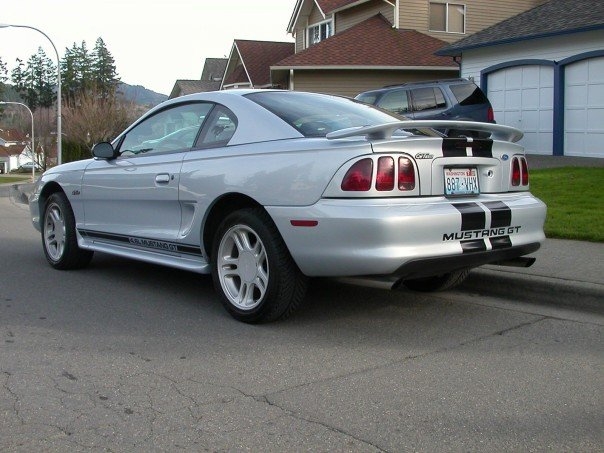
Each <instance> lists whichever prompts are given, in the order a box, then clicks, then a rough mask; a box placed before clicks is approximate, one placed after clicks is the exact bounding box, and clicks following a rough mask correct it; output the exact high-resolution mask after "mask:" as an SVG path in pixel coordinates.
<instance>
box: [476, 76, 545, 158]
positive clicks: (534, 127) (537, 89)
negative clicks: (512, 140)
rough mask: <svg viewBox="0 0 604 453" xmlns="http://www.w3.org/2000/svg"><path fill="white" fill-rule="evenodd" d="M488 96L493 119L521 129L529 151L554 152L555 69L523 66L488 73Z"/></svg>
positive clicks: (523, 142) (523, 140)
mask: <svg viewBox="0 0 604 453" xmlns="http://www.w3.org/2000/svg"><path fill="white" fill-rule="evenodd" d="M488 77H489V79H488V92H487V96H488V98H489V100H490V101H491V104H493V111H494V113H495V121H496V122H497V123H498V124H505V125H507V126H512V127H515V128H518V129H520V130H521V131H522V132H524V138H523V139H522V140H521V141H520V144H521V145H523V146H524V148H525V149H526V152H527V153H530V154H548V155H551V154H552V153H553V148H552V139H553V135H552V131H553V105H554V69H553V68H552V67H551V66H540V65H526V66H515V67H512V68H506V69H501V70H499V71H496V72H493V73H491V74H489V76H488Z"/></svg>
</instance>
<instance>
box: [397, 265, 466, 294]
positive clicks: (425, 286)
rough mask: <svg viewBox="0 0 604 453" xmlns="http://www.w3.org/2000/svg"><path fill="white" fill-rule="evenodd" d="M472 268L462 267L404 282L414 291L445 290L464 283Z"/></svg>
mask: <svg viewBox="0 0 604 453" xmlns="http://www.w3.org/2000/svg"><path fill="white" fill-rule="evenodd" d="M470 270H471V269H460V270H457V271H453V272H448V273H446V274H442V275H434V276H432V277H424V278H415V279H412V280H405V281H404V282H403V284H404V285H405V286H406V287H407V288H409V289H412V290H413V291H422V292H434V291H445V290H447V289H451V288H453V287H455V286H457V285H460V284H461V283H463V281H464V280H465V279H466V278H467V276H468V275H469V274H470Z"/></svg>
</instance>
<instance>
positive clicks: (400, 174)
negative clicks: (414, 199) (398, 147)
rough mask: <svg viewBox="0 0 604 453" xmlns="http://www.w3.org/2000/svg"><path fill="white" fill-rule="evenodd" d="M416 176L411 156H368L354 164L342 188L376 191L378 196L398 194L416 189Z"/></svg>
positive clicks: (349, 190)
mask: <svg viewBox="0 0 604 453" xmlns="http://www.w3.org/2000/svg"><path fill="white" fill-rule="evenodd" d="M374 167H375V168H376V171H375V172H374V171H373V169H374ZM416 178H417V176H416V168H415V164H414V162H413V160H412V159H411V158H409V157H403V156H400V155H387V156H384V155H382V156H379V157H367V158H364V159H361V160H359V161H357V162H355V163H354V164H352V166H351V167H350V168H349V169H348V171H347V172H346V174H345V175H344V178H343V179H342V183H341V184H340V189H341V190H342V191H344V192H371V191H375V192H376V194H375V195H376V196H396V195H397V194H399V193H400V192H409V191H414V190H416ZM377 192H379V194H380V195H378V194H377Z"/></svg>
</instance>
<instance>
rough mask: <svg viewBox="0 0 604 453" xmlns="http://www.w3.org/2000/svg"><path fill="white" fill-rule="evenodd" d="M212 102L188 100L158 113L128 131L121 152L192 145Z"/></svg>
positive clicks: (172, 149) (184, 148) (160, 149)
mask: <svg viewBox="0 0 604 453" xmlns="http://www.w3.org/2000/svg"><path fill="white" fill-rule="evenodd" d="M212 106H213V105H212V104H210V103H205V102H203V103H201V102H197V103H188V104H180V105H177V106H175V107H171V108H168V109H166V110H162V111H160V112H158V113H156V114H155V115H153V116H151V117H150V118H147V119H146V120H144V121H143V122H142V123H139V124H137V125H136V126H135V127H134V128H132V129H131V130H130V131H128V133H127V134H126V136H125V137H124V139H123V140H122V143H121V145H120V148H119V150H120V153H121V154H122V155H123V156H125V157H127V156H133V155H140V154H146V153H158V152H166V151H176V150H180V149H183V150H188V149H190V148H192V147H193V145H194V143H195V140H196V138H197V135H198V133H199V130H200V128H201V126H202V125H203V123H204V121H205V119H206V117H207V116H208V113H209V112H210V110H211V109H212Z"/></svg>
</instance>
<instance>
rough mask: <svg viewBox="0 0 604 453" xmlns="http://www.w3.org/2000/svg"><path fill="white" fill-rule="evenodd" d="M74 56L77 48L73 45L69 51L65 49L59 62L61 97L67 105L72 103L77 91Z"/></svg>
mask: <svg viewBox="0 0 604 453" xmlns="http://www.w3.org/2000/svg"><path fill="white" fill-rule="evenodd" d="M76 54H77V46H76V44H75V43H73V47H72V48H71V49H69V48H65V56H64V57H63V60H61V95H62V96H63V99H64V100H65V101H67V103H68V104H71V103H73V102H74V100H75V98H76V96H77V94H78V91H79V87H78V75H77V72H76V67H77V64H76Z"/></svg>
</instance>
